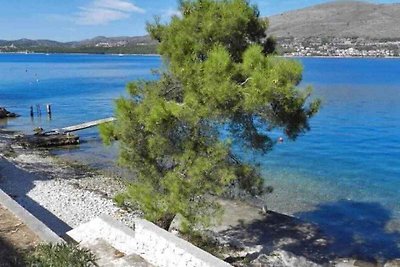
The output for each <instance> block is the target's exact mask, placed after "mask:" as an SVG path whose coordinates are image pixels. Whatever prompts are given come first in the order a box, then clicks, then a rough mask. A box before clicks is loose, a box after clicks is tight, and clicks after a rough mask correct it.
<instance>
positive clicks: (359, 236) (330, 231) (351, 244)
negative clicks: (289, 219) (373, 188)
mask: <svg viewBox="0 0 400 267" xmlns="http://www.w3.org/2000/svg"><path fill="white" fill-rule="evenodd" d="M295 216H296V217H298V218H300V219H303V220H306V221H310V222H313V223H316V224H317V225H318V226H319V228H320V229H321V230H322V231H323V232H324V233H325V234H326V235H328V236H329V237H331V239H332V241H331V244H330V246H329V247H328V249H329V251H330V252H332V253H334V254H336V255H338V256H340V257H350V256H353V257H357V258H360V259H365V260H371V259H375V260H379V259H381V260H387V259H393V258H398V257H400V232H398V231H397V232H395V231H389V230H388V224H389V223H390V221H391V220H392V219H393V218H392V214H391V212H390V211H389V210H387V209H385V208H384V207H383V206H382V205H381V204H379V203H365V202H356V201H349V200H340V201H337V202H332V203H324V204H321V205H319V206H318V207H317V208H316V209H315V210H313V211H310V212H302V213H297V214H295Z"/></svg>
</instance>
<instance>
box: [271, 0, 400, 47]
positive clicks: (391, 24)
mask: <svg viewBox="0 0 400 267" xmlns="http://www.w3.org/2000/svg"><path fill="white" fill-rule="evenodd" d="M269 21H270V28H269V30H268V33H269V34H271V35H273V36H275V37H277V38H288V37H294V38H308V37H361V38H367V39H400V27H399V26H398V25H400V3H394V4H374V3H369V2H362V1H333V2H328V3H323V4H318V5H315V6H311V7H306V8H302V9H298V10H293V11H289V12H285V13H281V14H278V15H274V16H271V17H269Z"/></svg>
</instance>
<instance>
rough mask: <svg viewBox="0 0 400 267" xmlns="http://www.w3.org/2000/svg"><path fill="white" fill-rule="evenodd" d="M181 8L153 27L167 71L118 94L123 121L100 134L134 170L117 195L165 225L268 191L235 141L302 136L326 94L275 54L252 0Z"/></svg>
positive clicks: (206, 217) (188, 221)
mask: <svg viewBox="0 0 400 267" xmlns="http://www.w3.org/2000/svg"><path fill="white" fill-rule="evenodd" d="M180 11H181V13H182V14H183V16H182V17H178V16H176V17H174V18H173V19H172V21H171V22H170V23H169V24H167V25H163V24H160V23H159V22H157V21H156V22H155V23H154V24H149V25H148V30H149V32H150V33H151V34H152V36H153V37H154V38H156V39H157V40H159V41H160V45H159V52H160V54H161V55H162V56H163V59H164V61H165V64H166V66H167V72H165V73H163V74H162V75H161V78H160V80H159V81H155V82H137V83H131V84H129V85H128V92H129V94H130V97H128V98H120V99H118V100H117V101H116V112H115V113H116V117H117V121H116V123H115V124H114V125H111V126H103V127H101V133H102V136H103V139H104V140H105V142H106V143H108V142H110V141H111V140H113V139H118V140H119V141H120V157H119V162H120V164H122V165H123V166H126V167H128V168H131V169H132V170H133V171H134V172H135V173H136V174H137V180H136V181H135V182H134V183H132V184H130V185H129V186H128V190H127V191H126V192H124V193H123V194H121V195H120V196H119V197H118V201H119V202H121V203H125V204H126V203H130V204H131V205H133V206H135V207H139V208H140V209H141V210H142V211H144V213H145V217H146V218H147V219H149V220H151V221H153V222H156V223H158V224H159V225H161V226H162V227H164V228H168V226H169V223H170V222H171V221H172V219H173V218H174V215H175V214H178V213H179V214H181V215H182V217H183V220H184V222H183V225H184V227H186V228H187V229H189V228H190V227H193V226H194V225H198V224H202V225H207V224H208V223H209V222H210V217H213V216H216V214H218V212H220V209H219V206H218V205H217V204H216V203H215V202H214V201H213V199H215V198H214V197H211V196H221V195H223V194H225V193H227V192H226V191H227V190H228V188H232V186H239V187H240V188H241V189H242V190H245V191H246V192H248V193H249V194H251V195H257V194H262V193H263V192H265V188H264V185H263V179H262V178H261V175H260V173H259V171H258V170H257V168H256V167H255V166H252V165H249V164H244V163H243V162H241V161H240V160H239V159H238V158H237V157H235V155H234V153H233V151H232V149H231V146H232V140H236V141H238V142H239V141H240V142H242V143H243V144H244V145H246V146H248V147H249V148H251V149H254V150H258V151H260V152H263V153H265V152H267V151H269V150H270V149H271V148H272V146H273V144H274V142H273V141H272V140H271V139H270V138H269V137H268V131H269V130H271V129H273V128H276V127H279V128H283V129H285V133H286V134H287V135H288V136H289V138H292V139H295V138H296V137H297V136H298V135H299V134H300V133H302V132H305V131H307V130H308V128H309V127H308V119H309V118H310V117H311V116H312V115H313V114H315V112H317V111H318V108H319V101H318V100H316V101H311V100H309V96H310V89H307V90H300V89H297V88H296V86H297V85H298V84H299V82H300V80H301V78H302V66H301V65H300V64H299V63H298V62H296V61H293V60H287V59H283V58H277V57H274V56H272V55H271V54H270V53H271V52H272V51H273V50H274V47H273V45H274V41H273V40H272V39H271V38H267V36H266V34H265V32H266V29H267V26H268V22H267V21H266V20H265V19H261V18H260V17H259V12H258V10H257V8H256V7H253V6H250V5H249V3H248V2H247V1H244V0H224V1H216V0H198V1H181V6H180ZM222 129H225V130H227V131H228V132H229V134H228V136H229V138H224V139H223V138H221V134H222V133H221V130H222ZM268 191H270V189H268Z"/></svg>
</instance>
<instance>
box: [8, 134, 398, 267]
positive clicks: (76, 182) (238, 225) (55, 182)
mask: <svg viewBox="0 0 400 267" xmlns="http://www.w3.org/2000/svg"><path fill="white" fill-rule="evenodd" d="M13 136H14V134H13V133H10V132H8V133H6V132H4V131H3V132H2V131H1V130H0V188H1V189H2V190H4V191H5V192H6V193H7V194H9V195H10V196H11V197H13V198H14V199H15V200H16V201H17V202H19V203H20V204H21V205H22V206H24V207H25V208H26V209H27V210H28V211H30V212H31V213H32V214H34V215H35V216H36V217H37V218H38V219H40V220H42V221H43V222H45V223H46V224H47V225H48V226H49V227H50V228H51V229H52V230H53V231H55V232H56V233H57V234H59V235H60V236H62V235H63V234H65V232H66V231H68V230H70V229H71V228H73V227H76V226H78V225H80V224H82V223H85V222H87V221H90V220H91V219H93V218H95V217H97V216H99V215H100V214H107V215H110V216H111V217H113V218H115V219H117V220H120V221H122V222H124V223H125V224H126V225H128V226H129V227H133V225H132V221H133V218H136V217H140V216H141V213H140V211H136V212H128V211H126V210H123V209H121V208H119V207H117V206H116V205H115V203H114V201H113V196H114V195H115V194H116V193H118V192H120V191H121V190H123V189H124V181H122V180H120V179H118V178H115V177H112V176H110V175H105V174H102V173H101V172H99V171H96V170H93V169H90V168H89V167H87V166H85V165H82V164H79V163H71V162H66V161H64V160H61V159H59V158H57V157H53V156H51V155H50V154H49V153H48V152H47V151H46V150H37V149H26V148H23V147H21V146H19V145H18V144H16V143H15V142H14V137H13ZM221 204H222V205H223V207H224V208H225V214H224V216H223V218H222V222H221V225H219V226H216V227H214V228H212V229H210V230H209V231H208V232H209V233H210V236H211V237H212V238H213V239H214V240H215V241H216V243H217V244H219V246H221V247H223V248H224V249H223V251H224V253H223V258H225V259H226V260H227V261H229V262H230V263H231V264H233V265H234V266H276V267H280V266H282V267H283V266H296V267H301V266H304V267H306V266H385V267H386V266H400V265H383V263H376V262H375V263H370V264H372V265H359V264H360V263H364V264H367V263H366V262H360V261H355V260H340V264H339V263H338V261H337V258H338V256H337V255H334V254H332V253H331V251H329V249H328V247H329V245H330V242H331V240H330V237H327V236H325V235H324V234H323V233H322V232H321V231H320V230H319V229H318V227H317V226H316V225H313V224H310V223H307V222H303V221H301V220H298V219H296V218H293V217H290V216H286V215H283V214H279V213H276V212H272V211H267V212H264V213H263V212H261V210H260V209H259V208H257V207H254V206H252V205H251V204H249V203H245V202H242V201H232V200H221ZM343 264H347V265H343ZM368 264H369V263H368Z"/></svg>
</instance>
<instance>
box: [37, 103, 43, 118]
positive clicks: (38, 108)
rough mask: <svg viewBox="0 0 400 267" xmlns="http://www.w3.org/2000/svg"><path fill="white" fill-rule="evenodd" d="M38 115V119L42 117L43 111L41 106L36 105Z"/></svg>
mask: <svg viewBox="0 0 400 267" xmlns="http://www.w3.org/2000/svg"><path fill="white" fill-rule="evenodd" d="M36 113H37V115H38V117H40V116H42V111H41V109H40V104H37V105H36Z"/></svg>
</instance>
